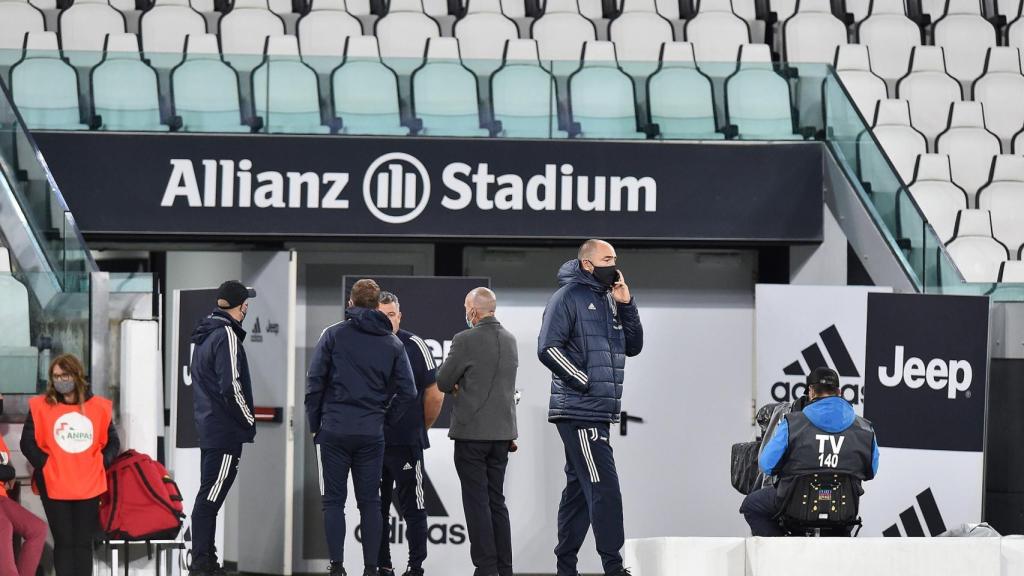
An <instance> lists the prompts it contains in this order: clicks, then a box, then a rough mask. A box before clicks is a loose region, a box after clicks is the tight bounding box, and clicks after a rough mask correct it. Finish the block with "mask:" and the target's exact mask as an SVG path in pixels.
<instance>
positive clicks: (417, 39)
mask: <svg viewBox="0 0 1024 576" xmlns="http://www.w3.org/2000/svg"><path fill="white" fill-rule="evenodd" d="M416 6H419V7H420V9H419V10H416V9H415V8H416ZM422 6H423V5H422V3H421V2H420V0H405V1H403V2H401V3H398V2H397V0H395V1H394V2H392V6H391V8H390V9H389V10H388V13H387V15H386V16H384V17H383V18H381V19H380V20H377V24H376V25H375V26H374V33H375V34H376V36H377V42H378V43H379V44H380V55H381V56H382V57H383V58H384V60H385V61H387V63H388V64H389V65H390V66H391V67H393V68H395V69H396V70H397V71H398V73H399V74H402V75H408V74H411V73H412V71H413V70H415V69H416V68H417V67H418V66H419V65H420V63H421V62H422V61H423V54H424V51H425V50H426V49H427V41H428V40H429V39H431V38H437V37H440V36H441V27H440V26H438V24H437V21H436V20H434V19H433V18H431V17H430V16H427V15H426V13H424V12H423V9H422Z"/></svg>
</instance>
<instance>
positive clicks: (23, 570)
mask: <svg viewBox="0 0 1024 576" xmlns="http://www.w3.org/2000/svg"><path fill="white" fill-rule="evenodd" d="M0 412H3V396H2V395H0ZM16 476H17V473H16V472H15V470H14V466H12V465H11V453H10V451H9V450H8V449H7V443H6V442H4V437H3V436H0V574H5V575H7V574H10V575H11V576H35V573H36V569H37V568H38V567H39V558H40V557H42V555H43V546H45V545H46V522H43V520H42V519H41V518H39V517H38V516H36V515H35V514H33V513H31V512H29V511H28V510H26V509H25V508H24V507H23V506H22V505H21V504H18V503H17V502H15V501H14V500H12V499H11V498H10V497H9V495H8V494H7V491H8V490H11V489H13V488H14V486H15V482H16V480H15V477H16ZM18 536H20V537H21V538H22V539H23V541H22V543H21V549H20V550H19V551H18V554H17V555H15V554H14V539H15V537H18Z"/></svg>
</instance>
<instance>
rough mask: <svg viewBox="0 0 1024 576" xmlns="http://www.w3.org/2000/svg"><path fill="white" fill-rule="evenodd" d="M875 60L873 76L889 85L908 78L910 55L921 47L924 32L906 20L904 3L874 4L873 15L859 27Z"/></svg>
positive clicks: (891, 0)
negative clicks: (876, 75) (882, 79)
mask: <svg viewBox="0 0 1024 576" xmlns="http://www.w3.org/2000/svg"><path fill="white" fill-rule="evenodd" d="M857 36H858V39H859V41H860V43H861V44H863V45H865V46H867V47H868V50H870V51H871V55H872V56H873V60H874V61H873V62H872V72H874V73H875V74H878V75H879V76H881V77H882V78H884V79H885V80H886V81H888V82H895V81H897V80H899V79H900V78H902V77H903V76H905V75H906V74H907V70H909V68H910V53H911V51H912V50H913V49H914V47H915V46H919V45H920V44H921V29H920V28H918V27H917V24H915V23H914V21H913V20H911V19H910V18H907V14H906V9H905V7H904V4H903V0H872V2H871V14H870V15H869V16H868V17H867V18H866V19H864V21H863V22H861V23H860V25H859V26H858V27H857Z"/></svg>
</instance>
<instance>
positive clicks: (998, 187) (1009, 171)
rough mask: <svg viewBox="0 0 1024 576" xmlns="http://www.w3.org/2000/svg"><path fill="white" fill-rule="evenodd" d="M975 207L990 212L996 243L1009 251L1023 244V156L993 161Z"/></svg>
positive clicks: (998, 158)
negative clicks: (1004, 246) (989, 176)
mask: <svg viewBox="0 0 1024 576" xmlns="http://www.w3.org/2000/svg"><path fill="white" fill-rule="evenodd" d="M978 208H981V209H983V210H988V211H990V212H991V213H992V228H993V230H994V231H995V237H996V239H997V240H999V241H1000V242H1002V243H1003V244H1006V246H1007V247H1008V248H1010V249H1011V250H1016V249H1017V248H1019V247H1020V246H1021V245H1022V244H1024V157H1022V156H1011V155H1004V156H996V157H995V158H994V159H993V161H992V177H991V178H990V180H989V182H988V184H986V185H985V186H983V187H982V188H981V190H980V191H978Z"/></svg>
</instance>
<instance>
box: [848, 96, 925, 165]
mask: <svg viewBox="0 0 1024 576" xmlns="http://www.w3.org/2000/svg"><path fill="white" fill-rule="evenodd" d="M871 132H872V134H874V137H875V139H877V140H878V143H879V144H880V145H881V146H882V150H884V151H885V155H886V156H887V157H888V159H889V162H891V163H892V166H893V168H895V169H896V173H897V174H898V175H899V177H900V179H901V180H902V181H903V182H904V183H906V182H910V181H912V180H913V176H914V165H915V163H916V162H917V157H918V156H919V155H921V154H925V153H927V152H928V143H927V140H926V139H925V137H924V135H923V134H921V132H919V131H918V130H916V129H914V128H913V127H912V126H911V125H910V105H909V104H908V103H907V101H906V100H879V101H878V105H877V106H876V107H875V116H874V122H873V124H872V129H871ZM874 147H875V145H874V142H873V141H872V139H871V136H870V135H868V134H864V135H862V136H861V137H860V139H859V144H858V158H859V160H858V165H859V166H860V172H861V179H862V180H864V181H872V182H874V181H884V180H885V179H886V178H887V175H888V174H889V173H890V169H889V167H888V166H886V165H880V164H879V163H884V162H885V160H884V159H883V158H879V157H878V155H877V154H875V153H874Z"/></svg>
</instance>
